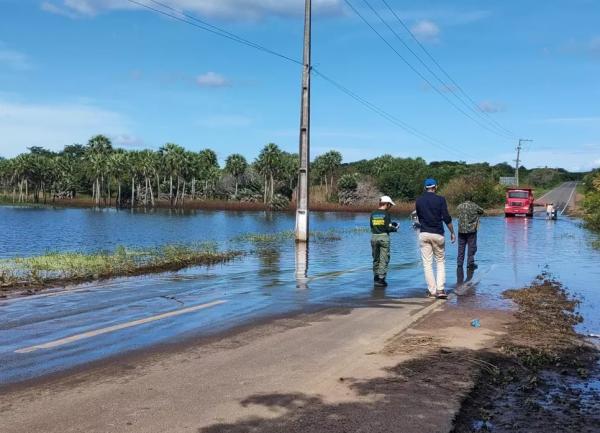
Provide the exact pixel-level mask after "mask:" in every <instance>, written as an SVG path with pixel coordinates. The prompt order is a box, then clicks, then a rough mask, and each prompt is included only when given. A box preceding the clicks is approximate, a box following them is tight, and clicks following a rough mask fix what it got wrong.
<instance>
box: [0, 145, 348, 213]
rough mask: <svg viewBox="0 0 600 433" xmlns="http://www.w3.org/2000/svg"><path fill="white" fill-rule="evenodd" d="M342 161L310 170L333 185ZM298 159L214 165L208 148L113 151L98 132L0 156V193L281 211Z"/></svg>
mask: <svg viewBox="0 0 600 433" xmlns="http://www.w3.org/2000/svg"><path fill="white" fill-rule="evenodd" d="M341 162H342V156H341V154H340V153H339V152H336V151H332V152H329V153H327V154H325V155H322V156H320V157H318V158H317V159H316V160H315V165H314V167H313V168H314V172H315V174H316V175H317V176H318V177H319V178H320V179H322V180H323V181H324V182H325V183H326V184H327V185H331V184H332V183H333V182H334V178H335V175H336V173H337V171H338V170H339V168H340V165H341ZM297 171H298V155H297V154H292V153H288V152H285V151H282V150H281V149H280V148H279V147H278V146H277V145H276V144H274V143H269V144H267V145H266V146H265V147H264V148H263V149H262V150H261V152H260V154H259V156H258V157H257V158H256V159H255V160H254V161H253V162H248V161H247V160H246V158H245V157H244V156H243V155H241V154H237V153H236V154H232V155H229V156H228V157H227V158H226V160H225V165H224V167H220V165H219V161H218V158H217V154H216V153H215V151H213V150H211V149H204V150H201V151H200V152H192V151H188V150H186V149H185V148H183V147H182V146H179V145H177V144H174V143H167V144H165V145H164V146H162V147H161V148H160V149H159V150H158V151H152V150H139V151H137V150H135V151H126V150H123V149H117V148H114V147H113V145H112V143H111V141H110V139H109V138H107V137H105V136H103V135H97V136H95V137H92V138H91V139H90V140H89V141H88V143H87V144H86V145H81V144H74V145H68V146H65V147H64V149H63V150H62V151H60V152H52V151H49V150H46V149H44V148H41V147H31V148H29V152H27V153H23V154H20V155H18V156H17V157H15V158H12V159H0V188H1V193H2V195H3V196H4V198H5V199H9V200H11V201H13V202H18V203H22V202H28V201H31V202H36V203H37V202H47V201H48V200H56V199H57V198H59V199H65V198H71V199H72V198H75V197H76V196H81V195H84V196H88V195H89V196H91V198H92V200H93V203H95V204H96V205H115V206H120V207H121V206H150V207H154V206H156V205H157V203H158V202H159V201H163V202H166V203H168V204H169V205H170V206H173V207H176V206H182V205H184V203H185V201H186V200H210V199H224V200H240V201H256V202H262V203H265V204H273V205H278V206H287V204H288V203H289V200H290V199H291V196H292V192H293V190H294V188H295V186H296V177H297Z"/></svg>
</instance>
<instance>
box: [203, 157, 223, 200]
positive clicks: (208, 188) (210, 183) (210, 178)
mask: <svg viewBox="0 0 600 433" xmlns="http://www.w3.org/2000/svg"><path fill="white" fill-rule="evenodd" d="M198 163H199V168H200V172H199V174H200V176H199V177H200V179H202V181H203V183H204V186H203V190H204V191H203V193H204V196H205V197H206V198H209V197H212V195H213V194H212V191H213V189H214V186H215V178H216V177H218V176H219V170H220V168H219V161H218V159H217V154H216V153H215V152H214V151H213V150H211V149H203V150H201V151H200V152H198Z"/></svg>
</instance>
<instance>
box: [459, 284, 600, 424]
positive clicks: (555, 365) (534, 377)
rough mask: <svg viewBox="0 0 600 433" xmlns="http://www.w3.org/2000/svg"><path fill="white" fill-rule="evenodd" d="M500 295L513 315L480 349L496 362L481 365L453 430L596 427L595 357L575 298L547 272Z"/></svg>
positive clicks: (598, 372)
mask: <svg viewBox="0 0 600 433" xmlns="http://www.w3.org/2000/svg"><path fill="white" fill-rule="evenodd" d="M505 296H506V297H507V298H509V299H511V300H512V301H513V302H514V303H515V304H516V307H517V311H516V313H515V318H516V320H515V321H514V322H513V323H512V324H511V325H510V326H509V329H508V333H507V334H506V335H505V336H504V337H503V338H501V339H500V340H499V341H498V344H497V345H496V346H495V347H494V348H493V349H492V350H491V351H486V352H482V353H479V354H478V355H477V356H478V358H479V359H481V360H482V361H485V362H487V363H489V364H490V365H493V369H491V370H490V371H485V370H482V372H481V373H482V374H480V376H479V378H478V381H477V386H476V387H475V388H474V390H473V392H472V393H471V394H470V395H469V398H468V399H465V401H464V404H463V406H462V408H461V411H460V413H459V414H458V416H457V418H456V423H455V429H454V430H453V432H454V433H470V432H477V431H493V432H499V433H503V432H506V433H509V432H528V433H542V432H544V433H546V432H552V431H564V432H586V433H587V432H590V433H591V432H598V431H600V427H599V426H600V411H598V408H600V368H599V365H598V360H599V359H600V358H599V356H598V350H597V348H596V347H595V346H594V345H592V344H591V342H589V341H587V340H586V339H584V338H583V337H582V336H581V335H578V334H577V333H576V332H575V330H574V326H575V325H576V324H578V323H579V322H580V321H581V320H582V318H581V317H580V316H579V315H578V314H577V312H576V307H577V301H575V300H573V299H570V297H569V296H568V294H567V293H566V292H565V290H564V289H563V288H562V287H561V285H560V284H558V283H557V282H555V281H552V280H549V279H545V278H544V277H540V279H539V280H538V281H536V282H535V283H533V284H532V285H531V286H530V287H527V288H524V289H521V290H510V291H507V292H505Z"/></svg>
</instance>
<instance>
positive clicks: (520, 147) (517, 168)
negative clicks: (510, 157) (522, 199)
mask: <svg viewBox="0 0 600 433" xmlns="http://www.w3.org/2000/svg"><path fill="white" fill-rule="evenodd" d="M526 141H529V142H531V141H533V140H527V139H525V138H519V145H518V146H517V159H516V163H517V164H516V165H515V183H516V184H517V186H519V167H520V166H521V150H522V149H523V146H522V145H521V143H524V142H526Z"/></svg>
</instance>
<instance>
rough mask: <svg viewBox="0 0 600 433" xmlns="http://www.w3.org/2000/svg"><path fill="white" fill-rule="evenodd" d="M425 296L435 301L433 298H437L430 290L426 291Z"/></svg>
mask: <svg viewBox="0 0 600 433" xmlns="http://www.w3.org/2000/svg"><path fill="white" fill-rule="evenodd" d="M425 296H427V297H428V298H430V299H433V298H435V293H431V292H430V291H429V290H426V291H425Z"/></svg>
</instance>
